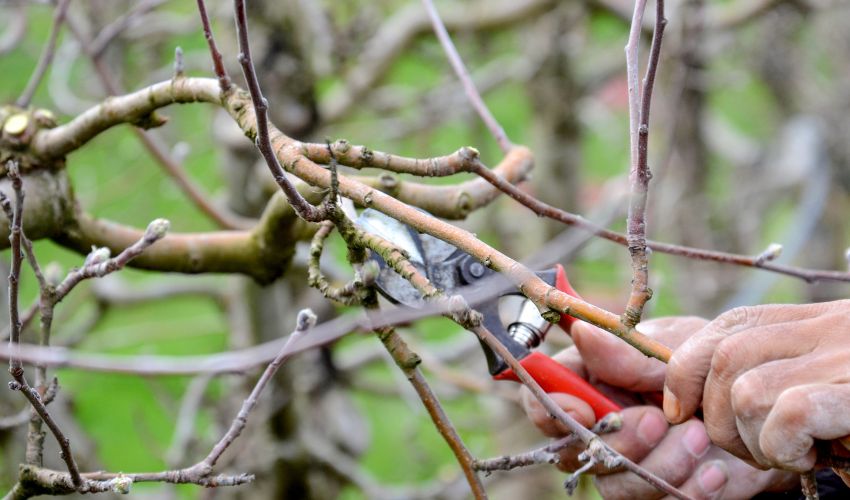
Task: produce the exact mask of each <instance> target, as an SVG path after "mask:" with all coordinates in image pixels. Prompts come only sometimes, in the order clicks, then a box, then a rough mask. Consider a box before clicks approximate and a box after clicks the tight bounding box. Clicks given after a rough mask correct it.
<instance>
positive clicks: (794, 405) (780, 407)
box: [774, 386, 812, 429]
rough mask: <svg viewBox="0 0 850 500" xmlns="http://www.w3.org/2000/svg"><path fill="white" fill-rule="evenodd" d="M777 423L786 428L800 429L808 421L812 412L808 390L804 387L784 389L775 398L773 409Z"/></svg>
mask: <svg viewBox="0 0 850 500" xmlns="http://www.w3.org/2000/svg"><path fill="white" fill-rule="evenodd" d="M774 411H775V412H776V416H775V417H774V418H775V419H776V422H777V424H779V427H782V428H786V429H801V428H804V427H805V426H806V424H807V423H808V420H809V417H810V415H811V412H812V405H811V401H810V400H809V392H808V391H807V390H806V389H805V387H800V386H798V387H792V388H790V389H786V390H785V391H783V392H782V394H780V395H779V397H778V398H776V404H775V410H774Z"/></svg>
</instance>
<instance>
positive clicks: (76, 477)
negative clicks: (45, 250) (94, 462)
mask: <svg viewBox="0 0 850 500" xmlns="http://www.w3.org/2000/svg"><path fill="white" fill-rule="evenodd" d="M7 167H8V175H9V178H10V179H11V180H12V188H13V189H14V191H15V208H14V212H13V215H12V227H11V230H10V239H11V247H12V266H11V271H10V273H9V324H10V325H11V326H10V333H11V334H10V335H9V344H10V347H12V348H13V352H14V348H17V346H18V344H19V343H20V336H21V321H20V317H19V311H18V292H19V286H20V276H21V261H22V260H23V254H22V252H21V239H22V233H23V229H22V228H23V216H24V190H23V182H22V180H21V176H20V173H19V172H18V164H17V163H16V162H14V161H9V162H8V163H7ZM9 373H10V374H11V375H12V379H13V381H12V382H10V383H9V388H10V389H12V390H17V391H21V393H22V394H23V395H24V397H25V398H27V400H28V401H29V402H30V405H32V407H33V409H34V410H35V411H36V413H38V415H39V417H41V419H42V421H44V423H46V424H47V427H48V428H49V429H50V431H51V432H52V433H53V435H54V436H55V437H56V441H57V442H58V443H59V447H60V449H61V450H62V452H61V456H62V460H64V461H65V464H66V465H67V466H68V473H69V474H70V475H71V481H72V482H73V484H74V486H75V487H79V486H80V485H81V484H82V479H80V471H79V469H78V468H77V463H76V462H75V461H74V456H73V454H72V453H71V447H70V444H69V442H68V439H67V438H66V437H65V435H64V434H63V433H62V430H61V429H59V426H58V425H57V424H56V422H55V421H54V420H53V418H52V417H51V416H50V414H49V413H48V411H47V408H46V407H45V405H44V402H43V401H42V397H41V395H40V394H39V393H38V392H37V391H36V390H35V389H33V388H32V387H30V386H29V384H28V383H27V381H26V378H24V368H23V365H22V363H21V360H20V359H19V358H17V357H15V356H13V357H11V358H10V360H9ZM32 438H33V435H32V434H30V435H29V436H28V440H30V439H32ZM38 441H40V438H39V439H38ZM28 448H29V445H28ZM28 455H29V454H28Z"/></svg>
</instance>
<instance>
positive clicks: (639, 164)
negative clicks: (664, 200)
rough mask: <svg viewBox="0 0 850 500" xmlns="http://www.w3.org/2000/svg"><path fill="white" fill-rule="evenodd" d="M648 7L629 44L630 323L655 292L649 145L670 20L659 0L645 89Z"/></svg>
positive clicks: (640, 7)
mask: <svg viewBox="0 0 850 500" xmlns="http://www.w3.org/2000/svg"><path fill="white" fill-rule="evenodd" d="M645 8H646V1H645V0H638V1H637V2H635V10H634V14H633V17H632V25H631V29H630V32H629V42H628V44H627V45H626V73H627V75H628V85H629V142H630V143H631V150H630V152H631V168H630V172H629V182H630V184H631V196H630V200H629V214H628V220H627V225H626V226H627V240H628V248H629V254H630V255H631V258H632V290H631V294H630V295H629V300H628V303H627V304H626V310H625V312H624V313H623V323H624V324H625V325H627V326H634V325H636V324H637V323H638V322H639V321H640V318H641V315H642V313H643V306H644V304H646V302H647V301H648V300H649V299H650V297H651V296H652V290H650V289H649V283H648V280H649V262H648V258H647V251H646V248H647V245H646V200H647V193H648V190H649V179H650V177H651V174H650V171H649V165H648V154H647V149H648V148H647V146H648V140H649V110H650V105H651V102H652V89H653V86H654V84H655V73H656V71H657V70H658V61H659V57H660V53H661V41H662V38H663V35H664V26H665V25H666V24H667V20H666V19H664V0H656V14H655V16H656V17H655V32H654V34H653V37H652V48H651V49H650V53H649V62H648V63H647V66H646V76H645V78H644V81H643V88H642V89H641V86H640V85H639V82H638V64H639V59H638V54H639V52H638V48H639V44H640V37H641V24H642V22H643V12H644V9H645Z"/></svg>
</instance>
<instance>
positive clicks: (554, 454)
mask: <svg viewBox="0 0 850 500" xmlns="http://www.w3.org/2000/svg"><path fill="white" fill-rule="evenodd" d="M622 427H623V417H622V415H620V414H619V413H617V412H612V413H609V414H608V415H605V416H604V417H602V419H600V420H599V421H598V422H596V423H595V424H594V425H593V427H592V428H591V429H590V430H591V432H593V433H594V434H604V433H608V432H616V431H618V430H620V429H621V428H622ZM578 442H579V438H578V436H577V435H575V434H569V435H567V436H564V437H562V438H559V439H557V440H555V441H553V442H552V443H549V444H547V445H546V446H541V447H539V448H535V449H533V450H530V451H527V452H524V453H519V454H516V455H503V456H501V457H496V458H490V459H487V460H476V461H475V470H480V471H484V472H492V471H495V470H511V469H516V468H518V467H527V466H529V465H538V464H557V463H560V459H561V457H560V455H558V452H560V451H561V450H564V449H566V448H569V447H570V446H573V445H575V444H577V443H578Z"/></svg>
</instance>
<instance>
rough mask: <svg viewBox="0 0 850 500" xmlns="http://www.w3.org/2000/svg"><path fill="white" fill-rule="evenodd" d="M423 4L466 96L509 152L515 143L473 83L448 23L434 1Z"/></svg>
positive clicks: (504, 149)
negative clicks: (441, 15)
mask: <svg viewBox="0 0 850 500" xmlns="http://www.w3.org/2000/svg"><path fill="white" fill-rule="evenodd" d="M422 4H423V5H424V6H425V10H426V11H427V12H428V17H430V18H431V24H432V25H433V26H434V33H435V34H436V35H437V39H438V40H440V45H442V47H443V51H444V52H445V53H446V57H447V58H448V59H449V63H450V64H451V65H452V68H453V69H454V71H455V74H456V75H457V77H458V79H459V80H460V81H461V83H462V84H463V90H464V91H465V92H466V97H467V98H468V99H469V102H470V103H471V104H472V107H473V108H475V111H476V112H477V113H478V116H480V117H481V120H482V121H483V122H484V124H485V125H486V126H487V129H488V130H490V133H491V134H492V135H493V138H494V139H496V142H497V143H498V144H499V148H501V150H502V152H503V153H505V154H507V152H508V151H510V150H511V148H513V144H511V141H510V139H508V136H507V134H505V130H504V129H503V128H502V126H501V125H499V122H498V121H496V118H495V117H494V116H493V113H491V112H490V109H489V108H488V107H487V104H485V103H484V99H482V98H481V94H479V93H478V89H476V88H475V83H473V81H472V78H471V77H470V76H469V71H468V70H467V69H466V65H465V64H464V63H463V59H461V57H460V54H458V51H457V48H455V45H454V43H453V42H452V38H451V36H449V32H448V31H447V30H446V25H445V24H443V20H442V19H441V18H440V14H439V12H437V8H436V7H435V6H434V2H433V1H432V0H422Z"/></svg>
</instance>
